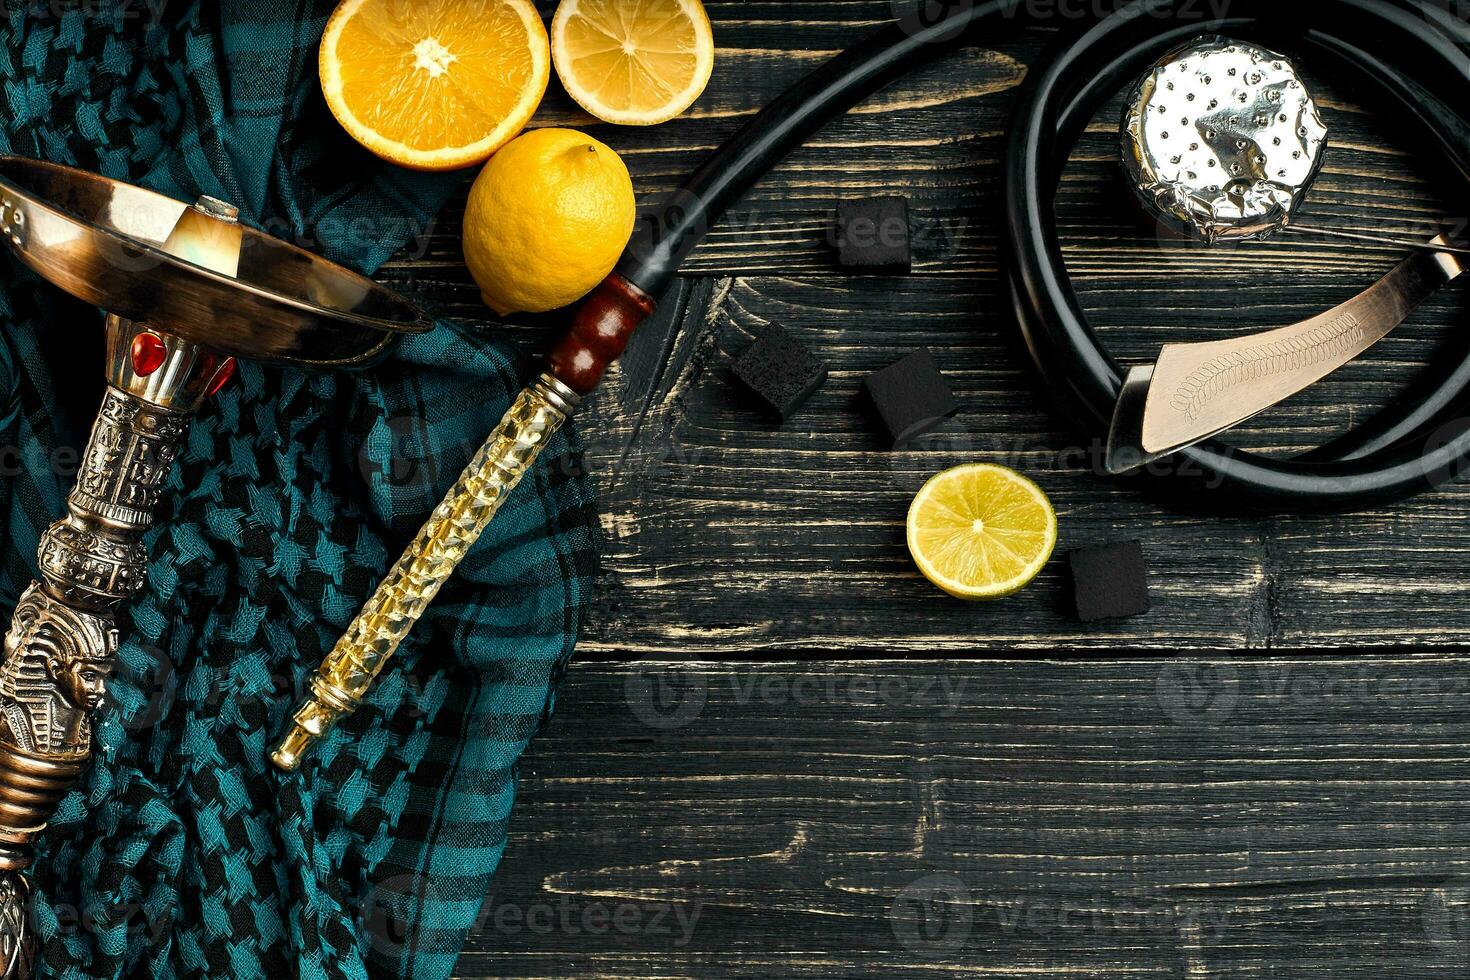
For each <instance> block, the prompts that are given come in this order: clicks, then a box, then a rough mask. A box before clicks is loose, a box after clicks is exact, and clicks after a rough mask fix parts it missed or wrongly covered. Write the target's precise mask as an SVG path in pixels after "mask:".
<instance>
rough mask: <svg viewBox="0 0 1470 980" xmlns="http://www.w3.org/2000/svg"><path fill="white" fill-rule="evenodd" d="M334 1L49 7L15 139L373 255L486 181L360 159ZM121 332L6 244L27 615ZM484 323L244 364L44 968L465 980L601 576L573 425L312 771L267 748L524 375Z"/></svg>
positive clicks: (172, 558)
mask: <svg viewBox="0 0 1470 980" xmlns="http://www.w3.org/2000/svg"><path fill="white" fill-rule="evenodd" d="M330 7H331V4H330V2H325V0H324V2H318V3H310V2H306V0H302V2H299V3H291V2H289V0H243V2H233V0H228V2H224V3H213V2H204V0H194V2H185V0H176V2H161V0H111V2H106V0H104V2H101V3H97V2H83V3H77V2H68V0H35V2H29V3H28V2H25V0H20V2H12V3H10V4H9V5H8V18H7V23H6V34H5V37H4V38H3V43H0V65H3V71H4V74H5V78H4V100H5V110H6V111H5V115H4V121H3V123H0V130H3V131H0V142H3V147H0V149H3V150H4V151H5V152H11V153H19V154H23V155H27V156H34V157H40V158H43V159H46V160H52V161H56V162H59V163H64V164H69V165H72V166H78V167H83V168H87V169H90V170H96V171H100V172H102V173H104V174H107V175H109V176H112V177H117V178H122V179H125V180H129V181H132V182H135V183H141V184H144V185H146V186H149V187H152V188H154V189H156V190H160V191H163V192H165V193H167V194H170V195H172V196H174V197H177V198H181V199H186V200H188V199H193V198H194V197H195V196H197V195H198V194H201V193H204V194H212V195H215V196H217V197H221V198H224V199H226V200H228V201H231V202H234V203H235V204H237V205H239V206H240V208H241V211H242V216H244V217H246V218H247V219H249V220H251V221H253V222H254V223H256V224H257V225H259V226H261V227H263V228H265V229H267V230H269V231H272V232H274V233H277V234H280V235H282V236H285V237H289V238H291V239H292V240H294V241H296V242H298V243H300V244H303V245H305V246H306V247H308V248H311V249H313V250H314V251H317V252H319V253H322V254H325V255H327V256H329V257H331V258H334V259H336V260H338V261H341V262H345V263H347V264H349V265H352V266H354V267H356V268H358V269H360V270H363V271H367V272H371V271H372V270H373V269H375V268H376V267H377V266H378V265H379V264H380V263H382V262H383V261H384V260H385V259H387V258H388V256H389V255H391V254H392V253H393V252H395V251H396V250H397V249H399V248H400V247H401V246H402V245H403V244H404V243H405V242H406V241H408V240H409V239H410V237H411V236H412V235H413V234H414V233H415V232H421V231H422V230H423V229H425V228H426V227H427V225H428V222H429V221H430V219H431V217H432V215H433V214H434V213H435V211H436V210H437V209H438V208H439V206H440V205H441V204H442V203H443V201H444V199H445V197H446V195H447V194H448V193H449V192H450V191H451V189H452V188H453V187H454V186H456V184H457V182H459V181H461V180H463V179H464V176H463V175H448V176H444V175H423V174H411V173H408V172H405V171H401V170H397V169H395V168H392V167H390V166H387V165H385V164H383V163H381V162H380V161H378V160H377V159H376V158H374V157H372V156H370V155H369V154H367V153H366V152H365V151H362V150H360V149H359V148H357V147H356V146H355V145H353V144H352V143H351V142H350V141H349V140H348V139H347V138H346V137H345V136H344V135H343V134H342V133H341V131H340V130H339V128H338V127H337V126H336V124H335V123H334V122H333V121H332V119H331V117H330V115H329V114H328V112H327V110H326V108H325V105H324V103H323V101H322V97H321V94H320V91H319V88H318V85H317V81H316V78H317V73H316V42H317V39H318V37H319V36H320V32H321V30H322V27H323V24H324V22H325V19H326V16H327V14H328V13H330ZM100 321H101V317H100V314H99V313H98V311H96V310H94V309H90V308H85V307H83V306H81V305H80V304H78V303H76V302H75V301H73V300H71V299H69V298H67V297H65V296H62V295H61V294H60V293H59V292H58V291H57V290H55V289H52V288H50V287H47V286H45V285H44V284H42V283H40V282H39V280H37V279H35V278H34V277H33V276H31V275H29V274H28V273H25V272H23V271H21V270H20V269H19V267H18V265H17V264H16V263H14V262H12V261H11V260H9V259H6V258H3V257H0V522H3V523H0V614H3V615H4V616H5V617H7V618H8V615H9V610H10V608H11V607H13V605H14V603H15V600H16V597H17V595H18V593H19V591H20V590H21V589H22V588H24V586H25V585H26V583H27V582H28V581H29V580H30V579H31V578H32V577H33V576H34V575H35V571H36V570H35V552H36V543H37V539H38V536H39V534H40V532H41V531H42V530H43V529H44V528H45V527H46V526H47V525H48V524H49V523H50V522H51V521H52V520H54V519H55V518H57V517H58V516H60V515H61V514H62V512H63V507H64V497H65V494H66V492H67V491H68V490H69V488H70V484H71V477H72V475H73V474H74V473H75V470H76V452H77V450H78V448H79V447H80V446H82V445H83V444H84V440H85V437H86V433H87V430H88V428H89V426H90V423H91V419H92V414H93V412H94V411H95V408H96V405H97V401H98V399H99V397H100V391H101V374H102V353H101V346H100V344H101V329H100ZM524 376H525V373H524V366H523V365H516V364H515V363H513V358H512V355H511V354H509V353H508V352H507V351H506V350H505V349H504V348H503V347H502V346H500V345H497V344H495V343H492V341H491V339H490V337H488V336H486V335H484V334H482V333H478V332H476V331H473V330H469V329H466V328H464V327H462V326H459V325H456V324H453V323H441V324H439V326H438V328H437V329H436V330H435V331H434V332H433V333H430V334H426V335H424V336H421V337H415V338H412V339H410V340H408V341H407V342H405V343H404V344H402V345H401V347H400V348H399V349H398V350H397V353H396V354H395V356H394V357H393V358H392V359H390V360H389V361H388V362H386V363H385V364H384V365H382V366H380V367H379V368H377V369H375V370H374V371H373V372H371V373H367V374H359V375H347V374H329V375H317V376H307V375H303V374H298V373H293V372H289V371H282V370H277V369H268V368H262V367H260V366H258V365H248V364H247V365H245V366H244V367H243V368H242V371H241V375H240V378H239V380H238V381H237V382H235V383H233V384H231V385H230V386H229V387H227V388H226V389H225V391H223V392H222V393H221V394H220V395H219V396H218V398H217V399H215V401H214V402H213V403H212V404H211V405H210V406H207V407H206V409H205V410H204V412H203V413H202V415H201V417H200V419H199V421H198V422H197V423H196V424H195V425H194V427H193V429H192V431H191V433H190V435H189V437H188V440H187V443H186V445H185V447H184V450H183V451H182V453H181V455H180V459H179V463H178V465H177V467H176V470H175V472H174V474H173V477H172V481H171V484H170V488H169V492H168V493H167V494H166V495H165V503H164V505H163V507H162V511H161V513H160V515H159V517H160V521H161V524H160V526H159V528H158V529H157V530H156V531H155V532H154V533H153V534H152V535H151V537H150V540H149V542H148V544H149V553H150V554H151V555H152V556H153V559H152V563H151V566H150V569H149V575H150V579H149V586H148V589H147V590H146V591H145V592H144V593H143V594H142V595H141V596H140V598H139V599H138V601H136V602H135V603H133V604H132V605H131V606H129V607H127V609H126V610H125V611H124V613H123V614H122V616H121V617H120V620H119V626H120V628H121V630H122V633H123V636H124V638H125V644H124V646H123V648H122V651H121V654H120V663H119V666H118V671H117V674H116V677H115V678H114V680H113V681H112V686H111V690H110V693H109V701H108V704H107V705H106V706H105V708H104V709H103V711H102V712H101V718H100V724H99V725H98V726H97V744H96V755H95V760H94V765H93V767H92V769H91V770H90V772H89V774H88V775H87V776H86V777H85V778H84V780H83V782H82V783H81V785H80V786H79V787H78V788H77V789H76V790H75V791H74V792H72V794H71V795H70V796H69V797H68V798H67V799H66V801H65V802H64V804H63V805H62V807H61V809H60V811H59V813H58V814H57V816H56V819H55V820H54V822H53V824H52V826H51V829H50V830H49V831H48V832H47V834H46V835H45V838H44V845H43V848H42V850H41V853H40V854H39V856H38V864H37V868H36V872H35V882H36V886H37V889H38V892H39V894H38V896H37V900H36V925H37V930H38V933H39V935H40V938H41V940H42V942H43V949H42V952H41V972H42V974H43V975H45V976H62V977H77V978H80V977H123V976H152V977H183V976H188V977H211V978H218V977H241V978H247V977H266V976H274V977H287V976H300V977H306V978H316V977H331V978H360V977H368V976H374V975H377V976H384V975H395V976H407V977H424V978H429V977H434V978H437V977H444V976H446V975H447V974H448V973H449V972H450V971H451V970H452V969H453V966H454V962H455V958H456V956H457V954H458V952H459V949H460V945H461V943H462V941H463V939H464V936H465V932H466V930H467V929H468V928H469V927H470V926H471V924H472V923H473V921H474V919H475V918H476V916H477V914H478V912H479V908H480V904H481V901H482V899H483V898H484V896H485V893H486V891H487V889H488V886H489V882H490V877H491V874H492V872H493V871H494V869H495V866H496V863H497V861H498V859H499V857H500V853H501V849H502V847H503V846H504V840H505V826H506V820H507V816H508V814H509V812H510V806H511V800H512V798H513V796H514V794H515V788H516V761H517V759H518V757H519V756H520V754H521V752H522V750H523V749H524V748H525V746H526V743H527V740H528V739H530V738H531V736H532V735H533V734H534V733H535V732H536V731H537V729H538V727H539V726H540V725H541V724H542V723H543V722H544V720H545V719H546V717H547V715H548V713H549V711H550V710H551V704H552V690H553V688H554V685H555V681H556V679H557V677H558V675H559V674H560V672H561V671H562V669H563V667H564V666H565V664H566V662H567V659H568V658H569V656H570V654H571V651H572V646H573V643H574V641H575V639H576V634H577V630H578V626H579V623H580V619H581V617H582V614H583V612H584V609H585V607H586V603H587V599H588V593H589V589H590V583H591V577H592V575H593V572H594V567H595V555H594V542H593V530H592V529H593V516H592V511H591V503H590V499H589V492H588V489H587V486H586V483H585V481H584V480H583V479H582V478H581V477H580V476H579V475H578V474H579V470H578V467H577V466H576V465H574V460H575V459H576V458H577V457H576V455H575V454H576V447H575V445H574V443H573V442H572V441H571V439H570V437H568V436H563V437H561V438H560V439H559V441H558V442H557V443H555V444H553V446H552V447H551V448H550V450H549V453H548V456H549V462H548V463H546V464H544V465H542V466H541V467H540V468H539V469H538V470H537V471H536V473H535V474H534V476H533V478H531V479H529V480H528V481H527V482H526V483H525V484H524V485H523V486H522V487H521V488H520V490H519V491H518V492H517V493H516V494H515V495H514V496H513V498H512V499H511V501H510V502H509V504H508V505H507V508H506V509H505V510H504V511H503V512H502V514H501V516H500V518H499V519H498V521H497V522H496V524H495V525H494V527H493V528H492V530H491V532H490V534H489V535H488V536H487V540H486V541H484V542H482V543H481V545H480V546H479V547H478V548H477V549H476V551H475V552H474V553H473V555H472V556H471V558H470V560H469V561H468V562H467V563H466V564H465V566H464V567H463V569H462V570H461V572H460V573H459V575H458V576H456V578H455V579H454V580H453V582H452V583H451V584H450V585H449V586H448V587H446V588H445V590H444V592H443V593H442V594H441V596H440V597H439V600H438V602H437V603H436V605H435V607H434V609H433V610H432V612H431V613H430V614H429V615H428V616H427V617H426V618H425V620H424V622H422V623H421V624H420V625H419V628H418V629H417V630H416V631H415V633H414V635H413V637H412V638H411V639H410V640H409V642H408V643H406V644H405V646H404V649H403V655H402V657H401V659H400V661H399V663H398V665H397V666H396V667H395V668H394V669H392V670H390V671H389V673H388V675H387V676H386V677H385V679H384V681H383V682H382V683H381V684H380V685H379V687H378V688H377V690H376V692H375V694H374V696H373V698H372V700H371V703H370V705H369V706H368V707H366V708H365V709H364V710H363V711H361V712H360V713H359V714H358V715H357V716H356V717H355V718H354V719H353V720H352V721H351V722H350V723H348V724H346V725H345V726H344V728H343V729H342V730H341V731H339V732H337V733H334V735H333V736H332V738H331V740H330V741H329V742H328V743H327V744H325V745H324V746H323V749H322V751H320V752H319V753H318V754H317V755H316V756H315V758H314V759H313V760H312V761H311V762H310V764H309V765H308V766H307V767H306V769H305V771H304V772H303V773H301V774H299V775H295V776H283V775H281V774H279V773H277V772H276V771H274V770H273V769H272V768H271V766H270V765H269V764H268V761H267V752H268V750H269V747H270V745H271V743H272V740H273V738H274V737H275V736H276V735H277V734H278V733H280V732H281V731H282V730H283V726H284V724H285V722H286V720H287V717H288V714H289V712H290V709H291V706H292V703H293V702H294V700H295V698H296V696H297V695H298V694H299V693H300V691H301V690H302V689H303V687H304V683H305V679H306V678H307V676H308V675H309V671H310V669H311V668H312V667H313V666H314V665H315V664H316V663H318V662H319V660H320V658H321V657H322V655H323V654H324V653H325V652H326V651H327V650H328V649H329V648H330V647H331V645H332V643H333V642H334V641H335V639H336V637H337V636H338V635H339V634H340V633H341V632H342V630H343V628H344V627H345V626H346V625H347V624H348V622H349V621H350V620H351V618H352V616H353V614H354V612H355V611H356V607H358V606H359V604H360V603H361V602H362V600H363V599H364V598H365V596H366V595H367V593H368V591H369V590H370V589H371V588H372V587H373V585H374V584H375V583H376V582H377V580H378V579H379V578H380V577H381V575H382V573H383V572H384V570H385V569H386V567H387V565H388V563H389V561H390V560H391V559H392V558H393V557H396V555H397V553H398V552H399V550H400V549H401V548H402V547H403V546H404V545H405V544H406V543H407V542H408V540H409V539H410V537H411V535H412V533H413V532H414V530H415V529H416V528H417V526H418V525H419V523H420V522H421V521H422V519H423V518H424V516H425V515H426V514H427V512H428V511H429V509H430V508H431V506H432V505H433V503H434V502H435V501H436V500H437V499H438V497H439V496H440V494H441V493H443V491H444V490H445V489H447V487H448V485H449V483H450V482H452V480H453V478H454V476H455V475H456V473H457V472H458V471H459V469H460V468H461V467H462V466H463V465H464V464H465V463H466V462H467V461H468V459H469V456H470V454H471V453H472V451H473V450H474V449H475V448H476V446H477V445H478V443H479V442H480V440H481V439H483V438H484V436H485V435H486V434H487V433H488V432H489V431H490V429H491V428H492V426H493V424H494V423H495V421H496V420H497V419H498V417H499V416H500V414H501V412H502V411H503V410H504V409H505V407H506V406H507V405H508V403H509V401H510V397H511V394H512V393H513V391H514V390H515V389H516V388H517V387H518V379H519V378H521V377H524Z"/></svg>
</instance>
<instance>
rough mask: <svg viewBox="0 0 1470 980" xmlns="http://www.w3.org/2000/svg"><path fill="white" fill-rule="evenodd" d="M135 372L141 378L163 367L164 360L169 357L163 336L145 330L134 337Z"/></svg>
mask: <svg viewBox="0 0 1470 980" xmlns="http://www.w3.org/2000/svg"><path fill="white" fill-rule="evenodd" d="M131 353H132V357H133V373H134V374H136V375H137V376H138V377H140V378H146V377H148V375H150V374H152V373H153V372H154V371H157V370H158V369H159V368H161V367H163V362H164V361H165V360H166V359H167V358H168V345H166V344H165V343H164V342H163V338H162V337H160V336H158V334H156V333H149V332H147V331H144V332H143V333H140V334H138V336H136V337H134V338H133V349H132V351H131Z"/></svg>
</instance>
